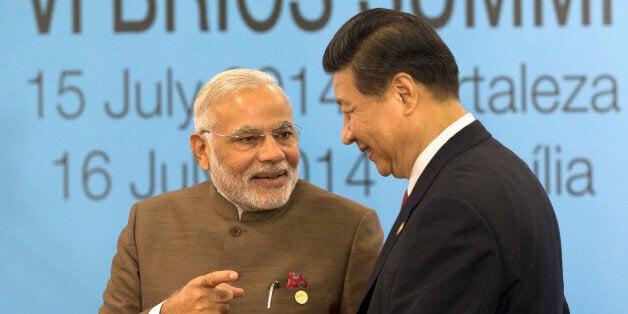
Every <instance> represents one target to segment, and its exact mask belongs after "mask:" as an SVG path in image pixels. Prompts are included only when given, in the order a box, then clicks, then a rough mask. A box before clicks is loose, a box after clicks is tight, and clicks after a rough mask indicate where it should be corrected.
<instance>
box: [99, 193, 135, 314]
mask: <svg viewBox="0 0 628 314" xmlns="http://www.w3.org/2000/svg"><path fill="white" fill-rule="evenodd" d="M136 212H137V204H135V205H134V206H133V208H132V209H131V213H130V215H129V222H128V224H127V226H126V227H125V228H124V229H123V230H122V232H121V233H120V237H119V238H118V248H117V252H116V255H115V256H114V257H113V261H112V262H111V276H110V278H109V281H108V282H107V288H106V289H105V292H104V293H103V304H102V307H101V308H100V310H99V313H139V312H140V311H141V307H142V305H141V301H142V300H141V294H140V275H139V263H138V257H137V247H136V245H135V217H136Z"/></svg>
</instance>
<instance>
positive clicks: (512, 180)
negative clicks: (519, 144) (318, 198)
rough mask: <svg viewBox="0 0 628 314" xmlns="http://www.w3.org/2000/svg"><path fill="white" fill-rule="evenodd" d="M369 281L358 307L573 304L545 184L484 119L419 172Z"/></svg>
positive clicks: (501, 308)
mask: <svg viewBox="0 0 628 314" xmlns="http://www.w3.org/2000/svg"><path fill="white" fill-rule="evenodd" d="M400 229H401V230H400ZM398 230H400V232H399V234H398V235H397V232H398ZM367 289H368V290H367V292H366V295H365V297H364V298H363V300H362V304H361V306H360V309H359V312H362V313H365V312H368V313H563V311H565V312H568V311H569V310H568V307H567V303H566V302H565V298H564V294H563V272H562V257H561V245H560V235H559V232H558V224H557V221H556V216H555V214H554V210H553V208H552V205H551V203H550V201H549V199H548V197H547V194H546V192H545V190H544V189H543V187H542V186H541V184H540V183H539V181H538V179H537V178H536V177H535V176H534V174H533V173H532V172H531V171H530V169H529V168H528V166H527V165H526V164H525V163H524V162H523V161H522V160H520V159H519V158H518V157H517V156H516V155H515V154H514V153H513V152H511V151H510V150H509V149H507V148H506V147H504V146H503V145H502V144H500V143H499V142H498V141H497V140H495V139H494V138H493V137H492V136H491V135H490V133H488V132H487V131H486V129H485V128H484V127H483V126H482V124H481V123H480V122H479V121H475V122H473V123H471V124H470V125H468V126H467V127H465V128H464V129H462V130H461V131H460V132H458V133H457V134H456V135H454V136H453V137H452V138H451V139H450V140H449V141H447V143H445V145H444V146H443V147H442V148H441V149H440V150H439V151H438V152H437V153H436V155H435V156H434V158H433V159H432V160H431V161H430V162H429V164H428V165H427V167H426V169H425V170H424V172H423V173H422V174H421V176H420V178H419V179H418V181H417V183H416V185H415V187H414V189H413V190H412V192H411V194H410V196H409V198H408V200H407V202H406V203H405V206H403V208H402V210H401V212H400V214H399V216H398V217H397V220H396V221H395V223H394V225H393V227H392V229H391V231H390V234H389V235H388V237H387V240H386V242H385V244H384V248H383V249H382V252H381V254H380V257H379V259H378V261H377V263H376V265H375V268H374V270H373V273H372V274H371V278H370V280H369V284H368V285H367Z"/></svg>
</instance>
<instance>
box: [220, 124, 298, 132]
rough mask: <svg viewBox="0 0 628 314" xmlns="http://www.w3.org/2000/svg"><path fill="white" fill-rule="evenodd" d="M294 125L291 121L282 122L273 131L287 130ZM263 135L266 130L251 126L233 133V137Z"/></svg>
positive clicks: (243, 127)
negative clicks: (243, 134) (250, 134)
mask: <svg viewBox="0 0 628 314" xmlns="http://www.w3.org/2000/svg"><path fill="white" fill-rule="evenodd" d="M293 126H294V123H292V122H291V121H283V122H281V123H280V124H279V125H278V126H277V127H276V128H275V129H273V131H276V130H281V129H287V128H290V127H293ZM257 132H259V133H262V132H264V130H262V129H260V128H258V127H254V126H250V125H244V126H241V127H239V128H237V129H235V130H234V131H233V133H231V134H232V135H238V134H242V133H257Z"/></svg>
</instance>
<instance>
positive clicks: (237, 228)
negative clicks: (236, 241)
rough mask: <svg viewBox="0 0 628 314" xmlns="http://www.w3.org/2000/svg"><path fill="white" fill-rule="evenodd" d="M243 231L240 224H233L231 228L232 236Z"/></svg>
mask: <svg viewBox="0 0 628 314" xmlns="http://www.w3.org/2000/svg"><path fill="white" fill-rule="evenodd" d="M241 233H242V228H240V227H239V226H231V227H230V228H229V234H231V236H232V237H237V236H239V235H240V234H241Z"/></svg>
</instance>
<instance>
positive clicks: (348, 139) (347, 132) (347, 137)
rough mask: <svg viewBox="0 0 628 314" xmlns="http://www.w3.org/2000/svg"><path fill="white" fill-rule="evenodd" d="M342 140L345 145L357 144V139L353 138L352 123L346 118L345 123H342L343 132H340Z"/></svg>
mask: <svg viewBox="0 0 628 314" xmlns="http://www.w3.org/2000/svg"><path fill="white" fill-rule="evenodd" d="M340 140H341V141H342V143H343V144H345V145H350V144H352V143H353V142H355V137H354V136H353V132H352V131H351V121H349V119H347V117H345V118H344V122H343V123H342V131H341V132H340Z"/></svg>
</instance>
